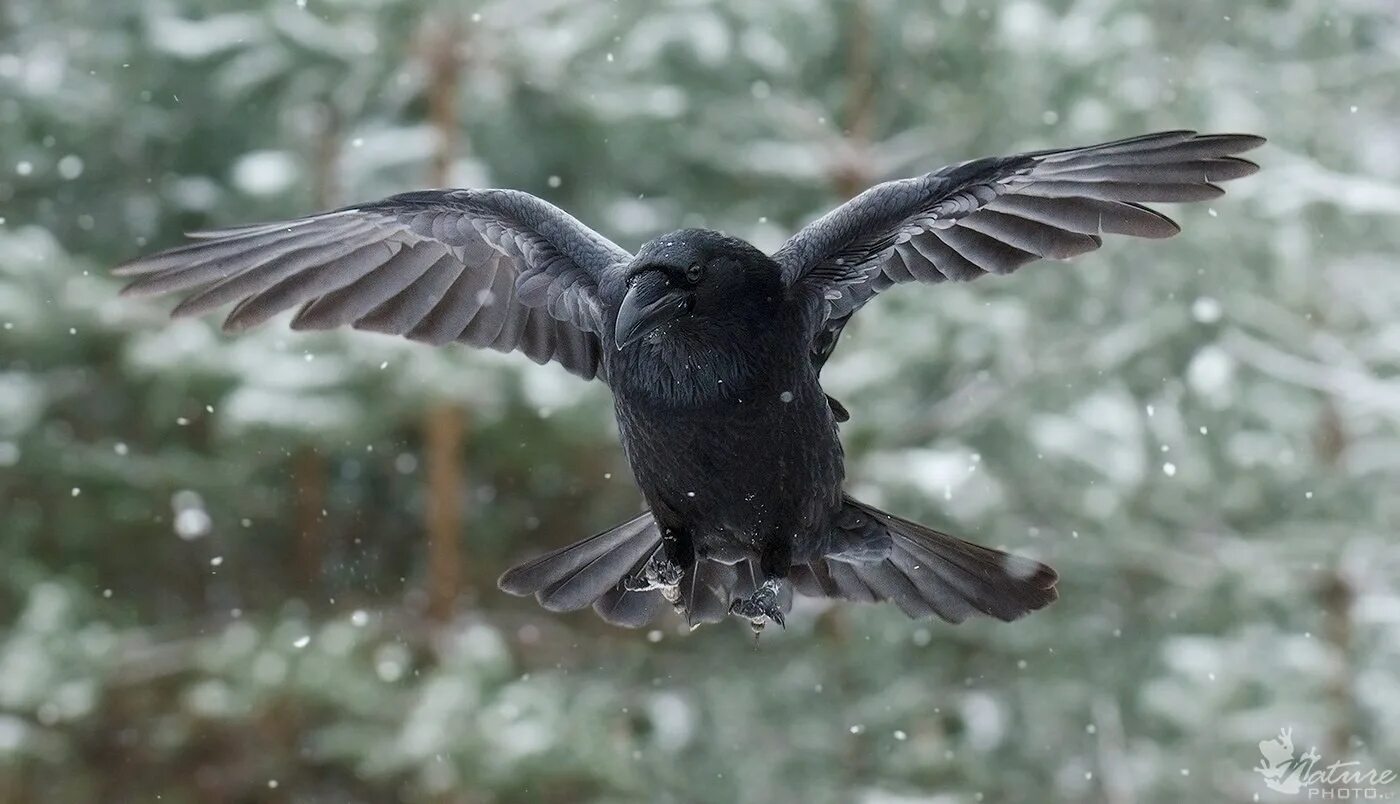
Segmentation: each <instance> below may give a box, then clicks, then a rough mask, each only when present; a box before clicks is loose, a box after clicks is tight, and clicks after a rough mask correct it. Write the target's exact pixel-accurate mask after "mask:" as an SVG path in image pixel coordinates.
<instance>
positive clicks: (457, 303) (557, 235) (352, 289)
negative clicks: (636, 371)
mask: <svg viewBox="0 0 1400 804" xmlns="http://www.w3.org/2000/svg"><path fill="white" fill-rule="evenodd" d="M193 236H194V237H196V238H199V240H198V242H195V243H192V244H190V245H187V246H182V247H179V248H174V249H171V250H169V251H165V252H161V253H159V254H152V255H150V256H147V257H140V258H138V259H135V260H132V261H131V262H128V263H126V264H125V265H123V266H121V267H119V268H117V269H116V273H117V274H119V275H123V276H131V277H135V278H136V279H135V281H134V282H132V283H131V284H130V285H128V286H127V287H126V288H125V289H124V290H123V293H127V294H135V295H158V294H165V293H181V294H185V296H186V298H185V300H184V301H182V302H181V303H180V304H179V305H178V306H177V307H176V308H175V311H174V314H175V315H195V314H200V313H205V312H208V311H210V310H213V309H216V308H218V307H221V306H223V305H225V304H229V303H236V304H234V308H233V311H232V312H231V313H229V316H228V318H227V319H226V320H225V321H224V329H226V330H243V329H246V328H248V327H251V326H255V325H257V324H259V323H262V322H263V321H266V320H267V319H268V318H270V317H272V316H274V315H276V314H277V313H280V312H282V311H283V310H288V309H291V308H293V307H296V308H298V309H299V312H297V314H296V317H295V318H293V319H292V327H293V328H294V329H331V328H334V327H340V326H351V327H354V328H356V329H365V330H371V331H374V332H384V333H389V334H393V335H403V336H406V337H408V338H411V339H413V340H418V341H424V342H427V343H430V344H433V345H442V344H447V343H451V342H453V341H457V342H460V343H467V344H471V345H472V346H479V347H486V348H491V349H496V350H498V351H502V352H509V351H519V352H522V353H524V354H525V355H526V356H527V357H529V358H530V359H532V360H534V361H535V362H537V363H545V362H549V361H554V362H557V363H559V364H561V365H562V366H563V367H564V368H566V369H568V370H569V371H571V372H573V373H575V374H578V375H580V376H582V377H585V378H591V377H594V376H599V375H601V374H602V372H603V369H604V364H603V358H602V350H603V347H602V335H603V333H604V330H605V327H606V323H605V321H604V318H605V316H604V314H603V310H602V302H601V299H600V297H599V287H600V285H601V284H602V283H603V282H604V281H605V279H606V278H607V277H608V276H609V272H610V271H612V270H614V269H616V268H617V267H618V266H620V265H623V264H625V263H626V262H627V261H628V260H630V259H631V255H629V254H628V253H627V252H626V251H623V250H622V249H621V248H619V247H618V246H616V245H614V244H613V243H612V242H610V241H609V240H608V239H607V238H605V237H603V236H602V235H600V234H598V233H597V232H595V231H593V230H592V229H590V228H588V227H587V226H585V225H583V224H582V223H580V222H579V221H578V220H576V219H574V218H573V217H572V216H571V215H569V214H568V213H566V212H564V211H563V210H561V209H559V208H558V207H555V206H554V205H552V204H550V203H548V202H546V201H543V200H541V199H539V198H536V197H535V196H533V195H530V194H529V193H522V192H518V191H515V190H424V191H421V192H413V193H404V194H402V195H396V196H393V197H390V198H386V199H384V200H382V201H375V202H373V203H370V204H361V205H358V206H354V207H347V208H345V209H341V210H337V211H334V212H326V213H322V214H319V215H312V216H310V217H307V218H300V219H298V220H292V221H284V222H281V223H271V224H261V225H255V226H245V227H240V228H237V229H227V230H223V231H217V232H205V233H202V234H197V235H193Z"/></svg>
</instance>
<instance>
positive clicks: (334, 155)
mask: <svg viewBox="0 0 1400 804" xmlns="http://www.w3.org/2000/svg"><path fill="white" fill-rule="evenodd" d="M315 125H316V133H315V139H314V142H313V150H312V153H311V184H312V194H313V195H314V199H313V200H314V202H315V204H316V206H317V208H318V209H331V208H333V207H335V206H336V199H337V197H338V196H339V194H340V193H339V189H338V187H339V177H338V176H337V175H336V168H337V166H338V165H339V163H340V115H339V112H337V110H336V108H335V106H334V105H333V103H332V102H330V101H326V102H324V103H322V104H321V105H320V107H319V108H318V109H317V119H316V123H315ZM327 474H328V472H327V469H326V458H325V456H324V455H322V454H321V453H320V452H319V451H318V450H317V449H316V448H315V447H314V446H312V445H310V444H302V445H300V446H298V447H297V448H296V449H295V451H293V453H292V488H294V489H295V490H296V528H297V536H296V557H295V560H294V567H295V572H296V574H297V577H296V582H297V584H298V585H299V588H300V589H301V590H302V593H303V595H304V596H305V597H306V598H307V599H308V600H311V599H313V598H315V597H317V595H316V594H315V593H316V591H317V589H318V584H319V581H320V577H321V568H322V567H323V566H324V565H325V551H326V532H325V531H326V521H325V520H326V518H325V514H324V513H323V512H324V511H325V509H326V490H327V485H328V484H327V479H326V478H327Z"/></svg>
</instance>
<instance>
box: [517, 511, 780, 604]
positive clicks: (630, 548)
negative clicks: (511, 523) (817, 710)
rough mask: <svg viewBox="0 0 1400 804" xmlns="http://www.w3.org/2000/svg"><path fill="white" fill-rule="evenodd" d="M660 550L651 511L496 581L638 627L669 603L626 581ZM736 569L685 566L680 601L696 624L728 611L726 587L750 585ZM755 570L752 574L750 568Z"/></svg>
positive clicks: (713, 564) (703, 563)
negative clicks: (630, 588) (626, 583)
mask: <svg viewBox="0 0 1400 804" xmlns="http://www.w3.org/2000/svg"><path fill="white" fill-rule="evenodd" d="M660 549H661V529H660V528H659V527H658V526H657V524H656V520H655V519H653V518H652V516H651V513H650V512H647V513H643V514H641V515H640V516H638V517H636V518H635V519H632V520H629V521H627V522H624V523H622V524H621V525H618V526H617V527H615V528H610V529H609V530H605V531H603V532H602V533H599V534H597V535H595V536H591V537H589V538H587V539H584V540H583V541H581V542H575V543H574V544H571V545H569V546H568V547H562V548H560V549H558V550H555V551H554V552H551V553H546V554H545V555H542V556H540V557H539V558H536V559H534V560H532V561H527V562H525V563H524V564H521V565H519V566H517V567H514V568H512V569H510V570H507V571H506V573H505V574H504V575H502V576H501V578H500V580H499V581H497V585H498V586H500V587H501V589H502V590H503V591H506V592H509V593H510V594H512V595H522V596H523V595H534V596H535V598H536V599H537V600H539V602H540V605H541V606H544V607H545V608H546V609H549V610H550V611H575V610H577V609H581V608H584V607H585V606H589V605H591V606H593V610H594V611H596V612H597V613H598V615H599V616H600V617H602V618H603V619H604V620H607V621H608V622H610V623H612V624H614V625H622V626H627V627H629V628H639V627H641V626H643V625H646V624H647V623H650V622H651V621H653V620H655V619H656V618H657V617H659V616H660V615H661V613H662V612H664V611H666V610H667V609H669V608H671V604H670V603H668V602H667V600H666V599H665V598H664V597H663V596H662V594H661V591H660V590H657V589H648V590H640V591H637V590H629V589H626V588H624V586H623V584H622V580H623V579H624V578H626V577H627V576H629V575H631V574H633V573H635V572H637V571H638V570H640V569H641V568H642V567H643V566H645V565H646V563H647V561H648V560H650V559H651V557H652V555H653V554H654V553H656V551H657V550H660ZM738 574H739V573H738V569H737V568H736V567H733V566H729V565H726V564H720V563H719V562H715V561H707V560H701V561H698V562H693V563H691V566H689V567H687V568H686V569H685V573H684V575H683V576H682V577H681V581H680V585H679V589H678V592H679V598H678V602H679V603H680V605H681V608H682V610H683V611H684V612H685V614H686V617H687V619H688V620H689V621H690V623H691V624H692V625H694V624H697V623H702V622H717V621H719V620H721V619H723V618H724V616H725V615H726V614H727V613H728V611H729V599H728V595H725V596H724V598H723V599H721V594H722V593H723V590H728V589H730V588H747V589H748V591H752V590H753V584H752V583H747V584H746V581H747V580H748V579H742V580H741V579H739V578H737V575H738ZM750 574H751V573H750Z"/></svg>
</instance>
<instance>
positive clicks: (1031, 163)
mask: <svg viewBox="0 0 1400 804" xmlns="http://www.w3.org/2000/svg"><path fill="white" fill-rule="evenodd" d="M1263 142H1264V139H1263V138H1262V137H1255V136H1252V135H1248V134H1206V135H1202V134H1197V133H1196V132H1194V131H1164V132H1161V133H1158V134H1148V135H1146V136H1142V137H1133V138H1131V139H1126V140H1118V141H1115V142H1106V143H1103V144H1100V145H1091V146H1088V147H1085V148H1066V149H1063V150H1054V151H1034V152H1031V153H1024V154H1018V155H1016V156H1004V157H993V158H989V159H977V160H973V161H971V162H963V163H961V164H958V165H951V166H949V167H945V168H943V169H942V170H938V171H935V172H933V173H927V174H925V175H923V176H918V177H916V178H912V179H901V180H899V181H891V182H886V183H884V184H880V185H877V186H875V187H872V188H870V189H869V190H866V191H865V192H863V193H861V194H860V195H858V196H856V197H855V198H853V199H851V200H850V201H848V202H846V203H845V204H842V205H841V206H839V207H837V208H836V209H834V210H832V211H831V212H828V213H827V214H826V215H824V216H822V217H821V218H820V219H818V220H816V221H814V222H813V223H811V224H809V225H807V226H806V227H805V228H803V229H802V230H801V231H800V232H798V233H797V234H795V235H793V237H792V238H791V239H790V240H788V241H787V242H786V243H784V244H783V246H782V248H780V249H778V251H777V252H776V253H775V254H774V255H773V258H774V259H775V260H776V261H777V262H778V264H779V266H781V268H782V271H783V279H784V282H785V283H786V284H787V285H788V286H789V287H791V288H793V289H794V290H795V291H796V292H797V293H799V294H802V293H807V294H811V295H816V296H818V297H819V298H820V299H821V300H822V304H823V310H824V314H823V316H822V318H821V322H820V325H819V328H818V330H817V331H816V332H815V333H813V344H812V353H813V359H814V360H816V361H817V363H818V364H821V363H823V362H825V360H826V358H827V356H828V355H830V353H831V350H832V349H834V348H835V346H836V340H837V338H839V337H840V335H841V329H842V327H844V326H845V325H846V322H847V321H848V320H849V319H850V317H851V315H853V314H854V313H855V311H856V310H858V309H860V307H861V306H862V305H864V304H865V303H866V302H867V301H869V300H870V299H871V298H873V297H874V296H875V294H877V293H879V292H880V291H882V290H885V289H886V288H888V287H890V286H892V285H895V284H899V283H903V282H915V281H919V282H942V281H944V280H946V279H957V280H969V279H976V278H978V277H982V276H986V275H987V274H1007V273H1011V272H1012V271H1014V270H1016V269H1017V268H1019V267H1021V266H1022V265H1025V264H1026V263H1029V262H1034V261H1035V260H1039V259H1042V258H1046V259H1058V260H1062V259H1068V258H1070V257H1075V256H1078V255H1080V254H1083V253H1085V252H1089V251H1093V250H1094V249H1096V248H1098V247H1099V246H1100V245H1101V244H1102V243H1103V238H1102V235H1105V234H1124V235H1130V236H1133V237H1152V238H1158V237H1170V236H1171V235H1174V234H1176V233H1177V232H1178V231H1179V228H1178V227H1177V225H1176V224H1175V223H1173V222H1172V220H1171V219H1170V218H1168V217H1167V216H1165V215H1163V214H1161V213H1159V212H1156V211H1155V210H1152V209H1149V208H1148V207H1146V206H1143V204H1144V203H1145V202H1154V201H1202V200H1205V199H1208V198H1215V197H1216V196H1218V195H1220V194H1221V193H1223V192H1224V190H1222V189H1221V188H1220V187H1218V186H1216V184H1215V182H1221V181H1226V180H1229V179H1236V178H1239V177H1241V176H1247V175H1249V174H1251V173H1254V172H1255V171H1256V170H1258V169H1259V168H1258V166H1257V165H1255V164H1254V163H1253V162H1249V161H1246V160H1244V159H1238V158H1236V157H1235V154H1238V153H1241V152H1243V151H1248V150H1249V149H1251V148H1255V147H1258V146H1259V145H1261V144H1263Z"/></svg>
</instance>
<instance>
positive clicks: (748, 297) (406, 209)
mask: <svg viewBox="0 0 1400 804" xmlns="http://www.w3.org/2000/svg"><path fill="white" fill-rule="evenodd" d="M1263 142H1264V140H1263V139H1262V138H1260V137H1255V136H1250V135H1243V134H1214V135H1199V134H1197V133H1195V132H1193V131H1168V132H1162V133H1158V134H1149V135H1146V136H1141V137H1134V138H1131V139H1125V140H1118V141H1115V142H1109V143H1104V144H1101V145H1093V146H1089V147H1086V148H1072V149H1064V150H1046V151H1035V152H1030V153H1023V154H1019V155H1016V156H1005V157H993V158H988V159H978V160H974V161H970V162H963V163H961V164H957V165H953V166H950V167H945V168H943V169H941V170H938V171H935V172H933V173H928V174H925V175H923V176H919V177H917V178H911V179H903V180H899V181H891V182H887V183H885V184H880V185H877V186H875V187H872V188H870V189H869V190H866V191H865V192H863V193H861V194H860V195H859V196H857V197H855V198H854V199H852V200H851V201H849V202H847V203H845V204H843V205H841V206H840V207H837V208H836V209H834V210H832V211H831V212H829V213H827V214H826V215H825V216H823V217H822V218H820V219H819V220H817V221H816V222H815V223H812V224H810V225H809V226H807V227H806V228H804V229H802V230H801V231H800V232H798V233H797V234H796V235H794V236H793V237H792V239H790V240H788V241H787V242H786V243H785V244H784V245H783V246H782V247H781V248H779V249H778V250H777V252H775V253H774V254H772V255H771V256H770V255H767V254H764V253H763V252H762V251H760V250H759V249H757V248H754V247H753V246H751V245H749V244H748V243H746V242H744V241H743V240H740V239H738V238H734V237H730V236H727V235H725V234H722V233H720V232H715V231H709V230H703V229H684V230H681V231H677V232H673V233H671V234H668V235H664V236H662V237H658V238H656V239H655V240H653V241H651V242H649V243H647V244H646V245H644V246H643V247H642V248H641V250H640V251H639V252H638V253H637V254H636V255H635V256H634V255H632V254H629V253H627V252H626V251H624V250H623V249H621V248H619V247H618V246H616V245H614V244H613V243H612V242H610V241H609V240H607V239H606V238H604V237H603V236H602V235H599V234H598V233H596V232H594V231H592V230H591V229H589V228H588V227H586V226H584V225H583V224H582V223H580V222H579V221H577V220H575V219H574V218H573V217H571V216H570V215H568V214H567V213H565V212H563V211H562V210H560V209H558V208H556V207H554V206H552V205H550V204H548V203H546V202H545V201H542V200H540V199H539V198H536V197H534V196H532V195H528V194H526V193H522V192H516V191H512V190H425V191H421V192H411V193H404V194H402V195H396V196H393V197H392V198H387V199H384V200H382V201H377V202H374V203H369V204H360V205H357V206H353V207H347V208H344V209H340V210H336V211H334V212H327V213H323V214H318V215H312V216H310V217H305V218H300V219H297V220H292V221H286V222H281V223H270V224H261V225H254V226H247V227H242V228H234V229H224V230H220V231H211V232H204V233H200V234H196V235H193V237H194V238H196V242H194V243H192V244H189V245H185V246H183V247H180V248H175V249H171V250H169V251H165V252H163V253H160V254H155V255H153V256H149V257H142V258H139V259H136V260H134V261H132V262H129V263H126V264H125V265H123V266H121V267H119V268H118V269H117V273H118V274H121V275H125V276H132V277H136V279H135V281H134V282H132V283H131V284H130V285H128V286H127V287H126V288H125V290H124V293H127V294H132V295H151V294H166V293H180V294H184V296H185V298H184V300H183V301H181V302H180V304H179V305H178V306H177V307H176V308H175V311H174V314H175V315H193V314H199V313H205V312H208V311H210V310H213V309H215V308H217V307H221V306H223V305H225V304H228V303H235V304H234V307H233V310H232V312H231V313H229V315H228V318H227V319H226V320H225V322H224V328H225V329H226V330H230V331H239V330H243V329H246V328H248V327H251V326H254V325H256V324H260V323H262V322H263V321H266V320H267V319H268V318H271V317H272V316H273V315H275V314H277V313H279V312H282V311H284V310H287V309H290V308H293V307H295V308H297V312H296V315H295V317H294V318H293V319H292V322H291V325H292V328H293V329H329V328H332V327H340V326H346V325H348V326H352V327H354V328H356V329H364V330H372V331H375V332H384V333H390V334H395V335H404V336H407V337H409V338H412V339H414V340H419V341H425V342H427V343H430V344H434V345H442V344H448V343H452V342H462V343H468V344H471V345H473V346H481V347H490V348H492V349H497V350H499V351H503V352H505V351H512V350H518V351H521V352H524V353H525V355H526V356H527V357H529V358H531V359H532V360H534V361H536V362H538V363H545V362H548V361H551V360H553V361H557V362H558V363H560V364H561V365H562V366H563V367H564V368H566V369H568V370H569V371H571V372H573V373H575V374H578V375H579V376H581V377H584V378H592V377H597V378H599V379H601V380H602V381H604V382H605V383H607V384H608V386H609V387H610V388H611V389H612V392H613V397H614V405H615V411H616V414H617V422H618V428H619V430H620V433H621V437H622V446H623V450H624V451H625V453H626V456H627V460H628V463H629V464H630V465H631V467H632V472H633V474H634V475H635V477H636V481H637V485H638V486H639V487H640V488H641V491H642V494H643V496H645V498H646V501H647V503H648V504H649V505H650V510H649V511H648V512H646V513H644V514H642V515H640V516H638V517H636V518H634V519H632V520H630V521H628V522H625V523H623V524H621V525H618V526H617V527H615V528H611V529H609V530H606V531H603V532H602V533H599V534H597V535H596V536H593V537H591V538H588V539H585V540H583V541H581V542H578V543H576V544H573V545H570V546H568V547H565V548H562V549H559V550H556V551H554V552H552V553H549V554H547V555H544V556H541V557H539V558H536V559H534V560H533V561H529V562H527V563H525V564H522V565H520V566H518V567H515V568H514V569H511V570H510V571H508V572H506V573H505V574H504V575H503V576H501V579H500V586H501V588H502V589H504V590H505V591H507V592H510V593H512V594H517V595H526V594H534V595H535V596H536V597H537V598H538V599H539V602H540V603H541V604H542V605H543V606H544V607H545V608H547V609H550V610H552V611H566V610H574V609H580V608H583V607H584V606H588V605H592V606H593V608H594V610H595V611H597V612H598V614H600V615H601V616H602V617H603V618H604V619H605V620H607V621H608V622H611V623H616V624H619V625H625V626H634V627H635V626H640V625H642V624H645V623H648V622H650V621H652V620H653V619H654V618H655V617H656V616H657V615H659V614H660V613H661V612H663V611H664V610H665V609H666V608H668V606H669V607H674V608H675V609H676V610H678V611H679V612H680V613H681V615H682V616H683V617H684V618H686V620H687V621H688V622H690V623H691V624H698V623H701V622H716V621H718V620H721V619H723V618H724V617H725V616H727V615H730V614H733V615H736V616H738V617H741V618H743V619H745V620H748V621H749V622H750V623H751V624H752V625H753V626H754V629H755V631H757V630H758V629H759V628H761V627H762V625H763V624H764V623H765V622H768V621H772V622H776V623H778V624H782V623H783V618H784V615H785V613H786V612H788V611H789V609H790V606H791V602H792V594H793V592H794V591H795V592H797V593H799V594H803V595H811V596H816V597H829V598H839V599H843V600H858V601H880V600H889V601H893V602H894V604H895V605H896V606H898V607H899V608H900V610H902V611H903V612H904V613H905V614H907V615H909V616H910V617H927V616H930V615H936V616H938V617H941V618H942V619H944V620H947V621H949V622H955V623H956V622H960V621H961V620H963V619H964V618H965V617H967V616H968V615H970V614H974V613H982V614H987V615H991V616H993V617H997V618H1000V619H1002V620H1012V619H1015V618H1017V617H1020V616H1021V615H1023V614H1026V613H1027V612H1031V611H1035V610H1037V609H1039V608H1041V607H1043V606H1045V605H1047V604H1048V603H1050V602H1051V601H1053V600H1055V598H1056V596H1057V593H1056V591H1055V582H1056V580H1057V576H1056V574H1055V571H1054V570H1052V569H1051V568H1050V567H1047V566H1045V565H1044V564H1041V563H1039V562H1036V561H1032V560H1030V559H1026V558H1019V557H1016V556H1012V555H1008V554H1006V553H1003V552H1001V551H999V550H993V549H990V548H987V547H981V546H979V545H975V544H972V543H970V542H966V541H963V540H961V539H957V538H954V537H952V536H949V535H947V534H944V533H940V532H938V531H936V530H933V529H931V528H927V527H924V526H923V525H918V524H915V523H914V522H910V521H908V520H905V519H901V518H899V517H896V516H893V515H891V514H888V513H885V512H883V511H880V510H877V509H875V508H873V507H871V506H869V505H866V504H864V503H861V502H859V501H857V500H855V499H852V498H851V497H850V496H849V495H847V494H846V493H845V491H843V489H842V481H843V479H844V476H845V471H844V467H843V453H842V449H841V442H840V439H839V438H838V434H837V424H838V422H841V421H845V420H846V418H847V413H846V411H845V408H844V407H842V406H841V405H840V404H839V403H838V402H836V401H835V400H833V399H831V398H830V397H828V396H827V395H826V394H825V393H824V392H823V390H822V386H821V381H820V379H821V369H822V366H823V365H824V364H825V363H826V361H827V358H828V357H830V355H831V353H832V350H833V349H835V347H836V343H837V341H838V339H839V338H840V337H841V331H842V329H843V328H844V327H845V326H846V322H847V321H849V320H850V318H851V316H852V315H853V314H855V312H856V311H857V310H859V309H860V308H861V307H862V306H864V304H865V303H866V302H867V301H869V300H870V299H871V298H872V297H873V296H875V295H876V294H877V293H879V292H881V291H883V290H885V289H886V288H889V287H891V286H893V285H896V284H900V283H905V282H915V281H920V282H930V283H936V282H942V281H944V280H946V279H955V280H969V279H976V278H978V277H981V276H984V275H986V274H1007V273H1011V272H1012V271H1014V270H1016V269H1017V268H1019V267H1021V266H1022V265H1025V264H1026V263H1029V262H1033V261H1035V260H1038V259H1041V258H1050V259H1067V258H1070V257H1074V256H1077V255H1079V254H1083V253H1085V252H1088V251H1093V250H1094V249H1096V248H1098V247H1099V245H1100V244H1101V243H1102V236H1103V235H1105V234H1123V235H1131V236H1134V237H1148V238H1162V237H1170V236H1171V235H1174V234H1176V233H1177V232H1178V231H1179V228H1178V227H1177V225H1176V224H1175V223H1173V222H1172V220H1171V219H1169V218H1167V217H1166V216H1164V215H1162V214H1160V213H1158V212H1155V211H1153V210H1151V209H1149V208H1148V207H1146V206H1143V202H1162V201H1165V202H1172V201H1201V200H1204V199H1208V198H1215V197H1216V196H1218V195H1220V194H1221V193H1222V192H1223V190H1221V188H1220V187H1218V186H1217V184H1216V183H1217V182H1221V181H1225V180H1228V179H1236V178H1240V177H1242V176H1247V175H1249V174H1251V173H1254V172H1255V171H1256V170H1258V166H1257V165H1255V164H1254V163H1252V162H1248V161H1245V160H1243V159H1239V158H1236V156H1235V154H1238V153H1241V152H1243V151H1247V150H1249V149H1251V148H1255V147H1257V146H1259V145H1261V144H1262V143H1263Z"/></svg>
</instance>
